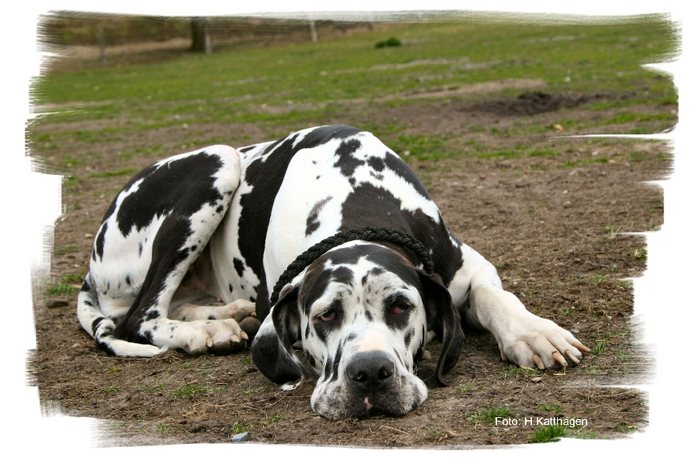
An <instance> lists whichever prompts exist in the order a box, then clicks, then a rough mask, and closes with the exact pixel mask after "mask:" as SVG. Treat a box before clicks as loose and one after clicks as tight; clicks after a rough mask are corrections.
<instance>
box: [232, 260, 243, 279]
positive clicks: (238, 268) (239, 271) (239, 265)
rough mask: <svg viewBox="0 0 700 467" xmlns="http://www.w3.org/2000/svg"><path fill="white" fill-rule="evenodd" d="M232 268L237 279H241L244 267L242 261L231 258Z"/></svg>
mask: <svg viewBox="0 0 700 467" xmlns="http://www.w3.org/2000/svg"><path fill="white" fill-rule="evenodd" d="M233 268H234V269H235V270H236V273H237V274H238V276H239V277H243V271H244V270H245V265H244V264H243V261H241V260H240V258H233Z"/></svg>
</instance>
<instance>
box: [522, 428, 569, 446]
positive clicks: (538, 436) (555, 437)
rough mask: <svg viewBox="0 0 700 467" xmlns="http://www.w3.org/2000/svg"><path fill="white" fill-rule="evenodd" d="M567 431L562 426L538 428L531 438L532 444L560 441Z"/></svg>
mask: <svg viewBox="0 0 700 467" xmlns="http://www.w3.org/2000/svg"><path fill="white" fill-rule="evenodd" d="M567 431H568V430H567V429H566V428H565V427H563V426H561V425H549V426H544V427H542V428H538V429H537V430H536V431H535V432H534V433H533V434H532V436H531V437H530V443H551V442H553V441H559V439H560V438H563V437H564V436H566V434H567Z"/></svg>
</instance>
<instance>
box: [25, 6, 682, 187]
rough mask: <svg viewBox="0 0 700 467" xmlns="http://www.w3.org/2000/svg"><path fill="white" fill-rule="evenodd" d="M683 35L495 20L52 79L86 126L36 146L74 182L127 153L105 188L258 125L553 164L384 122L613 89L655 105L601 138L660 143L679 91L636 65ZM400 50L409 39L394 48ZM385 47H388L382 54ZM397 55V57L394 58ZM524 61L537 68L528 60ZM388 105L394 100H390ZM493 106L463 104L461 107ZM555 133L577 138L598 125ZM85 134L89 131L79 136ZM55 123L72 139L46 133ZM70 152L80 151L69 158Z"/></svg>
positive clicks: (615, 116)
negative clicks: (440, 109)
mask: <svg viewBox="0 0 700 467" xmlns="http://www.w3.org/2000/svg"><path fill="white" fill-rule="evenodd" d="M672 34H673V29H672V25H671V24H670V23H669V22H667V21H664V20H663V19H662V18H660V17H639V18H633V19H629V20H627V21H619V22H616V23H610V24H594V23H588V24H574V23H561V24H557V23H543V22H536V21H533V22H530V23H524V22H522V23H521V22H511V23H509V22H505V21H485V20H481V21H469V20H460V21H456V20H455V21H443V22H439V23H414V24H410V23H409V24H393V25H385V24H382V25H378V26H377V27H376V28H375V29H374V30H373V31H368V32H358V33H353V34H350V35H346V36H343V37H339V38H330V39H326V40H322V41H319V42H317V43H296V44H294V43H290V44H283V45H271V46H266V47H255V46H239V47H235V48H229V49H219V50H217V52H216V53H214V54H211V55H206V56H204V55H195V54H185V55H181V56H178V57H177V58H174V59H171V60H169V61H162V62H156V63H147V64H134V65H125V66H118V67H104V68H93V69H87V70H79V71H70V72H62V73H50V74H45V75H43V76H42V77H41V78H40V79H39V80H38V82H37V83H36V85H35V86H34V88H33V97H34V100H35V101H36V103H38V104H52V105H54V106H63V107H64V108H65V109H70V110H77V112H56V113H51V114H49V115H46V116H44V117H42V118H41V119H39V120H38V121H36V122H34V123H32V124H31V125H30V126H29V128H28V133H29V139H30V141H31V142H32V143H33V144H36V145H38V146H39V147H40V148H41V153H42V155H46V156H52V155H56V159H58V160H57V165H58V166H59V167H61V168H62V169H64V170H69V171H72V170H76V169H80V168H82V167H85V166H87V165H89V164H88V162H87V161H86V159H85V157H84V156H85V155H90V156H92V154H95V153H97V151H99V149H100V147H101V146H103V145H104V144H105V142H109V143H110V144H111V145H113V146H114V147H116V150H115V153H116V155H117V156H118V157H114V158H113V159H114V164H115V165H114V166H113V167H108V168H106V169H105V170H100V171H98V172H96V173H93V174H92V176H93V177H97V178H109V177H128V176H130V175H133V173H134V171H135V169H132V168H128V167H127V168H124V167H119V162H120V160H121V162H122V163H123V162H124V161H129V160H131V159H132V158H133V157H134V156H135V155H149V156H150V155H153V156H154V157H155V155H156V154H158V155H167V154H169V153H171V152H172V151H174V150H179V149H180V148H183V147H188V148H192V147H197V146H199V145H204V144H210V143H212V142H217V141H211V140H209V139H208V138H209V136H208V134H207V132H203V131H202V130H201V129H197V128H196V127H197V125H200V126H201V125H207V124H215V125H227V126H232V125H246V124H250V125H254V126H255V127H256V128H257V129H258V130H259V132H262V133H264V134H265V135H266V136H265V137H266V138H267V137H269V138H275V137H279V136H280V135H281V134H284V133H286V132H287V131H291V130H295V129H298V128H303V127H306V126H311V125H318V124H323V123H329V122H341V121H345V122H347V123H350V124H354V125H357V126H361V127H367V128H369V129H371V130H373V131H377V132H378V133H379V136H380V137H382V138H383V139H385V140H387V142H388V143H390V144H389V145H390V146H392V147H394V146H395V150H396V151H397V152H399V153H400V154H402V155H403V154H404V153H407V154H408V155H409V156H410V157H411V158H416V159H417V160H435V159H440V158H443V157H457V156H460V155H462V154H465V153H466V154H468V155H469V156H479V157H486V158H516V157H547V158H555V157H557V156H558V154H557V151H556V149H555V148H535V149H532V148H531V147H530V148H529V149H528V146H527V145H525V146H523V148H522V149H513V148H503V147H497V146H494V144H497V143H493V142H492V141H491V142H481V143H480V147H478V148H473V147H472V148H471V149H470V150H469V151H466V152H465V151H464V150H463V147H460V146H459V145H458V144H456V143H454V140H455V139H456V137H457V136H460V135H453V134H452V133H451V130H450V131H448V130H447V129H441V128H434V129H433V130H432V131H431V134H430V135H426V134H420V135H416V134H410V133H408V131H409V130H410V129H409V128H405V126H404V125H403V124H402V123H401V122H400V119H399V120H398V121H393V122H387V121H386V120H384V119H382V116H383V113H384V112H385V111H389V110H391V111H392V112H393V113H394V114H398V115H400V113H401V110H402V109H403V108H407V107H406V106H409V105H411V104H413V103H414V102H415V99H414V98H413V97H412V96H413V95H414V94H415V93H419V92H426V91H431V90H442V89H460V88H462V87H464V86H468V85H472V84H477V83H485V82H493V81H500V80H506V79H542V80H543V81H544V82H545V83H546V84H545V86H544V87H545V90H546V91H547V92H550V93H559V92H561V93H597V92H600V90H601V89H604V90H605V92H607V93H611V94H614V93H615V92H619V93H625V94H629V93H630V90H637V89H644V90H645V93H641V92H640V93H638V94H635V95H634V96H632V97H631V98H629V99H613V100H610V101H605V104H606V105H607V106H608V107H607V108H606V111H609V110H610V109H612V111H614V112H612V113H611V114H609V115H608V116H607V117H605V118H601V119H600V120H599V121H598V124H599V125H619V124H624V125H626V127H625V128H628V126H629V127H630V128H631V130H630V131H633V130H635V129H637V130H638V129H639V128H642V126H644V128H647V126H648V125H652V126H653V125H657V126H658V128H656V131H659V130H661V129H663V128H664V127H666V126H668V123H669V122H670V123H672V122H671V121H670V120H673V119H674V118H675V117H673V116H672V115H670V113H667V112H663V111H662V110H659V108H658V106H663V105H675V103H676V101H677V98H676V93H675V89H674V88H673V86H672V83H671V81H670V80H668V79H659V77H658V75H656V74H654V73H650V72H647V71H645V70H643V69H642V68H641V67H640V66H639V65H640V64H641V63H653V62H657V61H659V60H661V59H662V58H664V57H667V56H669V55H670V54H672V53H673V51H674V42H673V40H672V37H673V36H672ZM560 36H571V37H576V40H575V41H559V42H557V44H556V47H543V46H542V44H546V43H548V41H549V39H550V38H551V37H560ZM388 38H389V39H388ZM396 38H400V39H397V40H393V39H396ZM632 39H634V40H632ZM378 43H383V44H385V45H386V46H385V47H382V48H375V44H378ZM398 43H400V45H401V46H400V47H391V46H388V45H392V44H393V45H398ZM524 51H526V56H527V60H522V58H523V53H524ZM475 64H476V65H479V66H473V65H475ZM572 70H575V72H572ZM310 83H311V85H310ZM518 92H519V91H518V90H517V89H516V90H510V91H503V92H502V95H503V96H506V97H508V96H509V97H510V98H515V97H517V93H518ZM387 96H392V97H391V99H390V100H388V99H386V97H387ZM484 97H486V96H485V95H479V96H471V97H470V96H459V97H455V98H454V99H450V101H455V100H462V99H464V100H465V101H468V100H470V99H472V100H473V99H477V98H484ZM424 101H425V102H438V101H436V100H435V99H433V100H431V99H425V100H424ZM445 102H448V101H445ZM602 104H603V103H601V102H594V103H591V104H590V106H592V105H602ZM640 105H647V106H650V109H653V110H646V109H645V108H640ZM407 111H410V110H407ZM559 114H561V115H560V117H565V116H566V115H567V113H563V112H560V113H559ZM348 119H349V120H350V121H347V120H348ZM669 119H670V120H669ZM557 120H558V121H559V123H560V124H561V125H563V126H564V127H565V128H567V129H568V128H569V127H570V126H572V125H573V126H574V127H577V128H578V127H586V126H590V125H591V122H581V121H575V120H572V121H567V119H566V118H559V119H557ZM83 122H86V123H88V124H86V125H81V123H83ZM112 122H118V123H112ZM57 123H62V124H65V125H66V126H65V127H64V128H62V129H61V128H57V127H56V126H55V125H54V127H53V128H48V127H45V126H44V124H57ZM464 124H465V125H468V126H470V127H471V128H474V129H475V131H479V133H478V134H489V135H490V140H495V141H498V140H499V135H501V134H502V133H503V132H506V133H507V134H510V132H511V131H517V132H520V133H522V134H526V135H532V133H533V131H535V132H542V131H552V130H551V128H549V127H550V126H551V124H549V123H548V124H543V125H540V126H539V128H531V127H522V128H519V127H518V125H517V124H514V125H512V126H511V127H508V128H497V127H495V126H493V125H482V126H479V125H473V124H470V123H469V119H468V117H467V116H466V115H465V121H464ZM635 125H638V126H639V128H636V127H635ZM163 131H167V132H170V133H172V134H176V135H177V138H176V139H177V141H170V140H167V141H168V143H166V144H159V142H158V141H155V142H154V141H150V138H148V137H145V138H144V135H147V134H149V133H151V132H163ZM465 131H466V130H465ZM492 132H496V133H495V134H492V135H491V133H492ZM134 138H139V139H143V140H144V141H147V144H145V145H141V146H139V148H138V149H135V148H134V146H133V144H130V142H132V141H134ZM227 138H230V139H231V140H230V141H225V142H227V143H236V142H238V143H241V144H247V143H252V142H256V141H257V138H258V137H256V139H253V138H252V137H250V136H248V135H246V134H245V133H242V134H230V136H227ZM176 144H177V146H176ZM66 147H70V148H75V151H73V150H72V154H70V155H68V154H62V153H61V150H62V148H66Z"/></svg>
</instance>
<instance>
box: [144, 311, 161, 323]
mask: <svg viewBox="0 0 700 467" xmlns="http://www.w3.org/2000/svg"><path fill="white" fill-rule="evenodd" d="M159 316H160V313H158V310H149V312H148V313H146V316H145V317H144V321H151V320H152V319H156V318H158V317H159Z"/></svg>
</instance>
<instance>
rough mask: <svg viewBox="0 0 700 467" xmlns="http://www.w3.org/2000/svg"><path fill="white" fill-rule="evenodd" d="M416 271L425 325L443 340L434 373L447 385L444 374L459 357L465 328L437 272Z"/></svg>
mask: <svg viewBox="0 0 700 467" xmlns="http://www.w3.org/2000/svg"><path fill="white" fill-rule="evenodd" d="M418 275H419V276H420V279H421V282H422V285H423V304H424V306H425V312H426V315H427V316H426V318H427V322H428V329H431V330H433V331H434V332H435V334H436V336H437V337H438V339H440V340H441V341H442V351H441V352H440V358H439V359H438V363H437V368H436V369H435V376H436V377H437V380H438V382H439V383H440V384H442V385H443V386H447V383H446V380H445V374H446V373H447V372H448V371H450V370H451V369H452V367H454V366H455V364H456V363H457V360H459V354H460V353H461V351H462V343H463V342H464V332H463V331H462V327H461V325H460V318H459V313H458V312H457V310H456V309H455V306H454V305H453V304H452V296H451V295H450V292H449V291H448V290H447V289H446V288H445V286H444V284H443V282H442V278H441V277H440V276H439V275H438V274H426V273H425V272H423V271H421V270H418Z"/></svg>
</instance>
